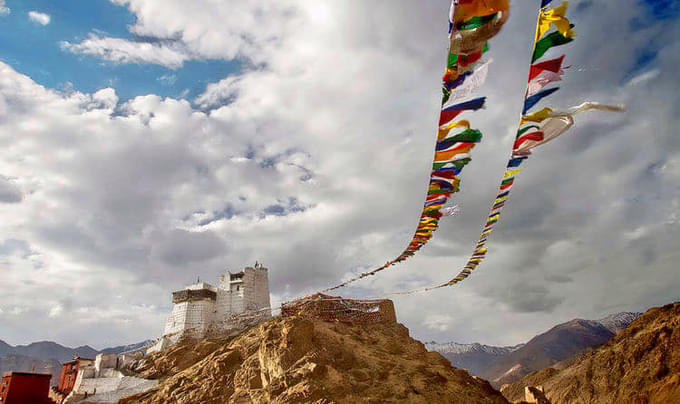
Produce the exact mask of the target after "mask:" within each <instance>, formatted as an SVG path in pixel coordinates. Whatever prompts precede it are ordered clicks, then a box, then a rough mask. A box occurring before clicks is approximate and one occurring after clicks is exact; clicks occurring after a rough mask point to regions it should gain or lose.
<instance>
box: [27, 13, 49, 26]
mask: <svg viewBox="0 0 680 404" xmlns="http://www.w3.org/2000/svg"><path fill="white" fill-rule="evenodd" d="M28 18H29V19H30V20H31V21H33V22H34V23H36V24H40V25H47V24H49V23H50V15H49V14H45V13H41V12H38V11H29V12H28Z"/></svg>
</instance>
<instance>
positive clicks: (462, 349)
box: [425, 341, 524, 356]
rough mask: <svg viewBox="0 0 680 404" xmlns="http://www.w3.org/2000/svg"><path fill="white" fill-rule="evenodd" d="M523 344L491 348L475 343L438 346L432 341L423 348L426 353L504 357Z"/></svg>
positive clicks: (448, 343) (449, 343) (454, 343)
mask: <svg viewBox="0 0 680 404" xmlns="http://www.w3.org/2000/svg"><path fill="white" fill-rule="evenodd" d="M522 346H524V344H519V345H515V346H492V345H482V344H479V343H477V342H475V343H473V344H459V343H457V342H445V343H442V344H438V343H436V342H434V341H431V342H426V343H425V348H427V350H428V351H437V352H440V353H452V354H464V353H469V352H484V353H487V354H490V355H497V356H500V355H505V354H508V353H510V352H512V351H514V350H516V349H519V348H521V347H522Z"/></svg>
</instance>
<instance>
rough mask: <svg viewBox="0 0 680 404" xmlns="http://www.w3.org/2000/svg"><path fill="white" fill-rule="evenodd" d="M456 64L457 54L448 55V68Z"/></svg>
mask: <svg viewBox="0 0 680 404" xmlns="http://www.w3.org/2000/svg"><path fill="white" fill-rule="evenodd" d="M456 62H458V54H456V53H449V61H448V63H447V65H448V67H453V66H455V65H456Z"/></svg>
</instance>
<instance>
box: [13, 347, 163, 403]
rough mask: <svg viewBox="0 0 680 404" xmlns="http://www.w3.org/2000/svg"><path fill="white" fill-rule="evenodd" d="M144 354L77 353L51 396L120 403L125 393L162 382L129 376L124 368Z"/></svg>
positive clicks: (62, 400)
mask: <svg viewBox="0 0 680 404" xmlns="http://www.w3.org/2000/svg"><path fill="white" fill-rule="evenodd" d="M142 355H143V351H142V350H139V351H134V352H130V353H123V354H114V353H100V354H98V355H97V356H96V358H95V359H85V358H79V357H75V358H74V359H73V360H72V361H69V362H66V363H64V364H63V365H62V371H61V376H60V378H59V384H58V386H57V387H56V388H54V389H53V390H52V391H51V394H50V397H51V398H52V399H53V400H54V402H57V403H58V404H77V403H82V402H87V403H92V402H96V403H116V402H118V400H119V399H121V398H122V397H124V396H129V395H132V394H137V393H141V392H144V391H146V390H149V389H151V388H153V387H155V386H157V385H158V380H147V379H142V378H139V377H133V376H126V375H125V374H124V373H123V371H122V370H123V368H124V367H125V366H126V365H127V364H129V363H130V362H131V361H132V360H133V359H138V358H140V357H141V356H142ZM74 372H75V378H74ZM2 404H4V403H2Z"/></svg>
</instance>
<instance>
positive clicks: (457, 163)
mask: <svg viewBox="0 0 680 404" xmlns="http://www.w3.org/2000/svg"><path fill="white" fill-rule="evenodd" d="M469 162H470V159H469V158H466V159H460V160H456V161H454V162H449V163H434V164H432V169H433V170H438V169H440V168H442V167H444V166H445V165H447V164H451V165H453V166H454V167H456V168H457V169H459V170H462V169H463V167H465V165H466V164H467V163H469Z"/></svg>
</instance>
